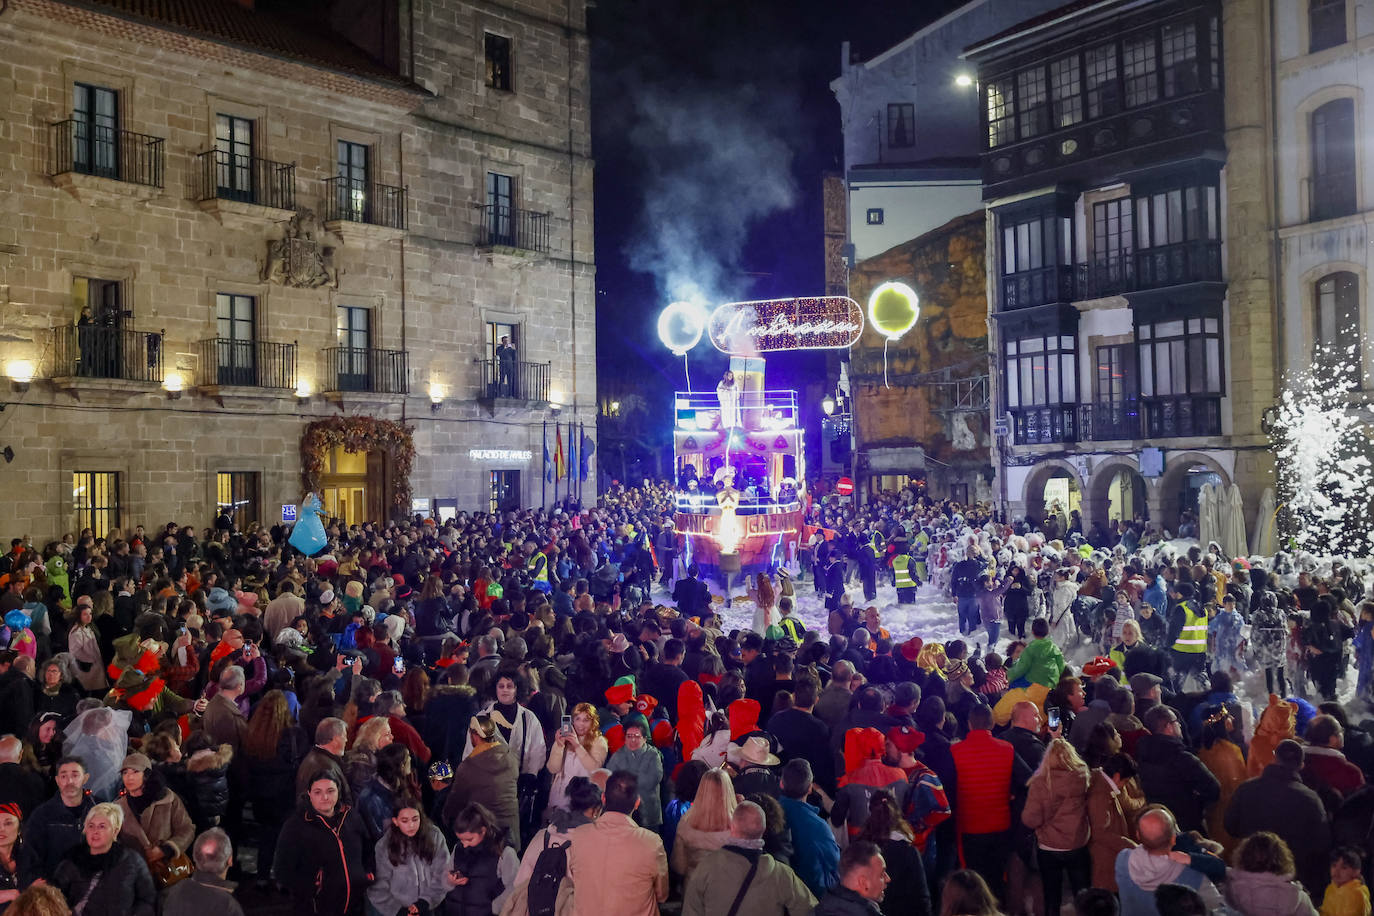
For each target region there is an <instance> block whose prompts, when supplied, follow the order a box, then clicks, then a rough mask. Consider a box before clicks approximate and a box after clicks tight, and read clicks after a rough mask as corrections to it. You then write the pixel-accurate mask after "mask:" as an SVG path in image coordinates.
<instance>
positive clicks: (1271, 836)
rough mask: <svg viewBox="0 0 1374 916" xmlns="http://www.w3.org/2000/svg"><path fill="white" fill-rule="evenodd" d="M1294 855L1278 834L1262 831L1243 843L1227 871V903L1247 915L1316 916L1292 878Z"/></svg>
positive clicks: (1295, 869)
mask: <svg viewBox="0 0 1374 916" xmlns="http://www.w3.org/2000/svg"><path fill="white" fill-rule="evenodd" d="M1296 873H1297V865H1296V864H1295V863H1294V862H1293V853H1292V851H1291V850H1290V849H1289V848H1288V844H1287V843H1285V842H1284V841H1283V840H1282V839H1281V838H1280V837H1279V836H1278V834H1275V833H1270V832H1269V831H1267V830H1261V831H1260V832H1259V833H1252V834H1250V835H1249V836H1248V837H1246V838H1245V839H1243V840H1241V841H1240V845H1238V846H1237V847H1236V852H1235V854H1234V855H1233V856H1232V857H1231V869H1230V870H1229V871H1227V872H1226V902H1227V903H1229V904H1230V905H1231V906H1233V907H1235V908H1236V910H1237V911H1238V912H1241V913H1245V914H1247V916H1248V914H1260V913H1264V914H1282V916H1316V914H1317V908H1316V907H1314V906H1313V905H1312V898H1311V897H1309V896H1307V891H1306V890H1304V889H1303V886H1302V885H1301V884H1299V883H1298V882H1297V881H1295V880H1294V879H1293V876H1294V875H1295V874H1296Z"/></svg>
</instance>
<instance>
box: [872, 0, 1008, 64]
mask: <svg viewBox="0 0 1374 916" xmlns="http://www.w3.org/2000/svg"><path fill="white" fill-rule="evenodd" d="M986 2H987V0H969V2H968V3H965V4H964V5H963V6H960V7H958V8H957V9H953V10H950V11H949V12H948V13H945V14H944V15H943V16H941V17H940V18H939V19H936V20H935V21H934V22H932V23H930V24H929V25H926V26H923V27H921V28H920V29H917V30H916V31H915V32H912V33H911V34H910V35H908V36H907V37H906V38H903V39H902V40H901V41H899V42H897V43H896V44H895V45H893V46H892V47H890V48H888V49H887V50H886V51H884V52H883V53H881V54H879V55H877V56H876V57H873V58H870V59H869V60H866V61H862V62H861V64H860V66H863V67H874V66H877V65H878V64H881V63H882V62H883V61H885V60H887V59H888V58H889V57H891V56H892V55H894V54H896V53H898V52H899V51H904V50H906V48H908V47H910V46H911V44H912V43H913V42H915V41H916V40H917V39H918V38H923V37H925V35H926V34H927V33H929V32H933V31H935V30H936V29H938V28H940V27H942V26H944V25H946V24H948V23H949V22H952V21H953V20H955V19H958V18H959V17H960V16H962V15H964V14H965V13H967V12H968V11H969V10H970V9H972V8H973V7H975V6H982V5H983V4H984V3H986Z"/></svg>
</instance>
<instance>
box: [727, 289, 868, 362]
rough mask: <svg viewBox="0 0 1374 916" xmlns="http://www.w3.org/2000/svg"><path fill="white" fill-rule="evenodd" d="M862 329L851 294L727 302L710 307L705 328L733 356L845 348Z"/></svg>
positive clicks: (859, 311) (856, 339)
mask: <svg viewBox="0 0 1374 916" xmlns="http://www.w3.org/2000/svg"><path fill="white" fill-rule="evenodd" d="M863 329H864V313H863V310H862V309H861V308H859V304H858V303H857V302H855V301H854V300H853V299H850V298H849V297H848V296H819V297H815V298H809V299H764V300H760V301H757V302H727V303H725V304H724V305H721V306H718V307H717V308H716V310H715V311H714V312H712V313H711V320H710V321H709V322H708V323H707V332H708V333H709V334H710V335H711V343H713V344H715V347H716V349H717V350H719V351H721V352H722V353H729V354H730V355H732V356H752V355H754V354H756V353H768V352H776V351H780V350H843V349H846V348H848V347H852V346H854V344H855V342H857V341H858V339H859V334H861V333H862V332H863Z"/></svg>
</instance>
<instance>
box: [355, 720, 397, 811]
mask: <svg viewBox="0 0 1374 916" xmlns="http://www.w3.org/2000/svg"><path fill="white" fill-rule="evenodd" d="M391 741H392V736H391V721H390V720H389V719H387V717H386V716H373V717H372V718H370V719H368V720H367V721H366V722H364V723H363V724H362V725H359V726H358V734H357V735H356V736H355V737H354V738H353V746H352V747H351V748H349V750H348V753H346V754H344V775H345V777H346V778H347V779H348V787H349V789H351V790H352V791H353V797H354V798H357V797H358V796H359V795H361V794H362V791H363V789H365V788H366V787H367V784H368V783H370V782H372V777H373V776H376V775H377V751H379V750H381V749H382V748H384V747H386V746H387V745H388V744H390V743H391Z"/></svg>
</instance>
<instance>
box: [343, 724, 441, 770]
mask: <svg viewBox="0 0 1374 916" xmlns="http://www.w3.org/2000/svg"><path fill="white" fill-rule="evenodd" d="M371 718H372V716H363V717H362V718H361V719H359V720H358V724H359V725H362V724H363V723H364V722H366V721H367V720H368V719H371ZM387 721H389V722H390V723H391V740H392V741H394V742H395V743H397V744H403V745H405V747H406V750H408V751H410V752H411V753H412V754H414V755H415V756H416V757H418V758H419V760H420V762H421V763H429V760H430V756H431V754H430V750H429V746H428V745H426V744H425V740H424V739H423V738H421V737H420V733H419V732H417V731H416V730H415V726H413V725H411V724H410V723H409V722H407V721H406V720H405V719H402V718H401V717H400V716H387Z"/></svg>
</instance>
